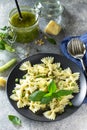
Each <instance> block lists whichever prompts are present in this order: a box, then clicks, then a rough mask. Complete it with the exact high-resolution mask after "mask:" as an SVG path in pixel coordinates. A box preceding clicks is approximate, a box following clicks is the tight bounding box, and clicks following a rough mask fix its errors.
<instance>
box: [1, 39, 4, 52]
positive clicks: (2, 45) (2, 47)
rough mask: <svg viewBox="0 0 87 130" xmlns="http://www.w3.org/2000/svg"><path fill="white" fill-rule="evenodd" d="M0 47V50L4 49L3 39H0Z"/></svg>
mask: <svg viewBox="0 0 87 130" xmlns="http://www.w3.org/2000/svg"><path fill="white" fill-rule="evenodd" d="M0 49H1V50H5V46H4V41H3V40H1V41H0Z"/></svg>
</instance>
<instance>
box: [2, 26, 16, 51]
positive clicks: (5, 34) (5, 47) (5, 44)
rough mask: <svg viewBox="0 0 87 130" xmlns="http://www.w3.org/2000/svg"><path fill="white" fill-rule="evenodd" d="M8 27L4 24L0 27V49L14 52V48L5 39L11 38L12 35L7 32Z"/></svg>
mask: <svg viewBox="0 0 87 130" xmlns="http://www.w3.org/2000/svg"><path fill="white" fill-rule="evenodd" d="M8 29H9V27H7V26H5V27H3V28H1V30H3V32H0V49H1V50H7V51H9V52H15V49H14V48H13V47H12V45H10V44H9V43H8V42H7V39H8V38H9V37H10V39H12V36H11V35H10V34H8Z"/></svg>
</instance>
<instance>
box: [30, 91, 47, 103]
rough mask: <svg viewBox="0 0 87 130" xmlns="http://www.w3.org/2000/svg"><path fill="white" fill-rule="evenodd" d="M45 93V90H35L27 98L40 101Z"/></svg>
mask: <svg viewBox="0 0 87 130" xmlns="http://www.w3.org/2000/svg"><path fill="white" fill-rule="evenodd" d="M45 94H46V92H43V91H39V90H38V91H35V92H33V93H32V94H31V95H30V96H29V99H30V100H32V101H41V99H42V98H43V96H44V95H45Z"/></svg>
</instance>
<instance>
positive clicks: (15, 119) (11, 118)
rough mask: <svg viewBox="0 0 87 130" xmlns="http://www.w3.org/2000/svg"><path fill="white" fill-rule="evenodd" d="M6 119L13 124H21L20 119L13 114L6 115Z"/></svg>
mask: <svg viewBox="0 0 87 130" xmlns="http://www.w3.org/2000/svg"><path fill="white" fill-rule="evenodd" d="M8 119H9V120H10V121H11V122H12V123H13V124H14V125H19V126H20V125H21V120H20V119H19V118H18V117H17V116H14V115H8Z"/></svg>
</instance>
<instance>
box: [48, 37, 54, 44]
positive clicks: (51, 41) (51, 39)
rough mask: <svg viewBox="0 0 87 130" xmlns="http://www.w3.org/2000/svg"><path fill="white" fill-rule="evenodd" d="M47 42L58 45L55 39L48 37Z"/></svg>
mask: <svg viewBox="0 0 87 130" xmlns="http://www.w3.org/2000/svg"><path fill="white" fill-rule="evenodd" d="M47 40H48V41H49V42H50V43H52V44H56V41H55V39H53V38H51V37H47Z"/></svg>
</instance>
